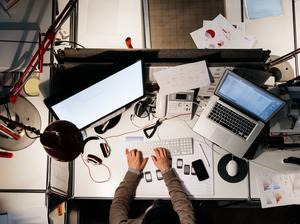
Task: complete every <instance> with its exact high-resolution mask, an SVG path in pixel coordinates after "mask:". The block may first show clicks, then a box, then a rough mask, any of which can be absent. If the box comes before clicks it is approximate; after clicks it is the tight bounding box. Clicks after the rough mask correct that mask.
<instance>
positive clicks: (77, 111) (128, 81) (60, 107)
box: [45, 61, 144, 129]
mask: <svg viewBox="0 0 300 224" xmlns="http://www.w3.org/2000/svg"><path fill="white" fill-rule="evenodd" d="M143 95H144V83H143V68H142V61H137V62H135V63H134V64H132V65H130V66H128V67H126V68H124V69H122V70H121V71H118V72H116V73H115V74H113V75H111V76H109V77H107V78H105V79H103V80H101V81H99V82H97V83H96V84H94V85H92V86H90V87H88V88H86V89H84V90H82V91H80V92H78V93H76V94H74V95H72V96H69V97H68V98H66V99H62V100H60V101H59V102H55V101H52V100H45V104H46V105H47V106H48V108H49V109H50V110H51V111H52V113H53V114H54V116H55V117H56V118H57V119H59V120H67V121H70V122H72V123H73V124H75V125H76V126H77V127H78V128H79V129H83V128H86V127H88V126H90V125H91V124H92V123H94V122H96V121H98V120H100V119H102V118H105V117H107V116H109V115H110V114H112V113H114V112H116V111H117V110H119V109H120V108H122V107H125V106H126V105H128V104H130V103H132V102H134V101H135V100H137V99H139V98H141V97H142V96H143Z"/></svg>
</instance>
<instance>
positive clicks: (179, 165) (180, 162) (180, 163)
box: [176, 159, 183, 169]
mask: <svg viewBox="0 0 300 224" xmlns="http://www.w3.org/2000/svg"><path fill="white" fill-rule="evenodd" d="M176 167H177V168H178V169H181V168H182V167H183V160H182V159H177V164H176Z"/></svg>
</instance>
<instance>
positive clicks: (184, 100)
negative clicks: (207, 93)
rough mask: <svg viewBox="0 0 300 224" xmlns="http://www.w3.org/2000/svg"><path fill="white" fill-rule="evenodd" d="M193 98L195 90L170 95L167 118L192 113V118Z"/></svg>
mask: <svg viewBox="0 0 300 224" xmlns="http://www.w3.org/2000/svg"><path fill="white" fill-rule="evenodd" d="M193 98H194V91H193V90H190V91H185V92H179V93H173V94H170V95H168V97H167V116H174V115H179V114H188V113H190V116H191V117H192V108H193Z"/></svg>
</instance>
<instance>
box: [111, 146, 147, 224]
mask: <svg viewBox="0 0 300 224" xmlns="http://www.w3.org/2000/svg"><path fill="white" fill-rule="evenodd" d="M126 155H127V161H128V171H127V173H126V175H125V177H124V179H123V181H122V182H121V183H120V185H119V187H118V188H117V190H116V192H115V195H114V199H113V200H112V204H111V207H110V211H109V223H110V224H119V223H128V212H129V208H130V203H131V201H132V199H133V198H134V196H135V191H136V188H137V186H138V183H139V180H140V178H139V173H140V172H141V171H142V170H143V169H144V167H145V165H146V163H147V161H148V158H145V159H143V157H142V155H141V152H140V151H137V150H131V151H130V152H129V151H128V149H126Z"/></svg>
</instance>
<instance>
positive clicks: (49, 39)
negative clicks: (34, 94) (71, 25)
mask: <svg viewBox="0 0 300 224" xmlns="http://www.w3.org/2000/svg"><path fill="white" fill-rule="evenodd" d="M77 1H78V0H70V1H69V2H68V3H67V5H66V7H65V8H64V9H63V11H62V12H61V14H60V15H59V16H58V17H57V18H56V20H55V21H54V23H53V24H52V25H51V26H50V27H49V28H48V30H47V32H46V34H45V37H44V39H43V40H42V41H41V44H40V46H39V48H38V50H37V51H36V52H35V54H34V55H33V57H32V59H31V60H30V62H29V64H28V66H27V67H26V69H25V70H24V72H23V74H22V75H21V77H20V78H19V80H18V81H17V82H16V84H15V85H14V86H13V88H12V89H11V91H10V93H9V101H10V102H12V103H15V102H16V101H17V97H18V95H19V94H20V92H21V91H22V88H23V86H24V85H25V83H26V81H27V80H28V78H29V77H30V76H31V74H32V73H33V71H34V70H36V69H37V66H38V65H39V64H41V63H42V61H43V57H44V54H45V52H46V51H47V49H48V48H49V47H50V45H51V44H52V43H53V41H54V39H55V35H56V33H57V32H58V30H59V28H60V27H61V26H62V24H63V23H64V22H65V20H66V19H67V18H68V16H69V14H70V13H71V11H72V10H73V8H74V6H75V4H77ZM41 70H42V67H41Z"/></svg>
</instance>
